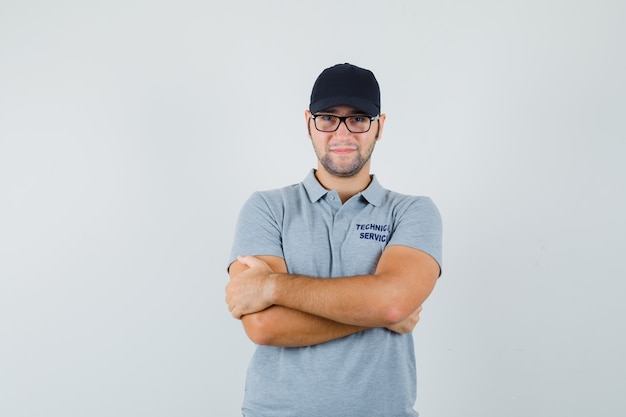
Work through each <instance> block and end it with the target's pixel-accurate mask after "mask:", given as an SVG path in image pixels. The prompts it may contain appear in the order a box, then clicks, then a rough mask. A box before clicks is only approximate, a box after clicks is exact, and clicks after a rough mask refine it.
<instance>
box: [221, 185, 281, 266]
mask: <svg viewBox="0 0 626 417" xmlns="http://www.w3.org/2000/svg"><path fill="white" fill-rule="evenodd" d="M281 218H282V215H281V213H280V212H279V210H276V209H275V208H274V209H272V208H271V207H270V205H269V204H268V201H267V200H266V199H265V198H264V196H263V194H262V193H261V192H256V193H254V194H252V195H251V196H250V198H248V200H247V201H246V202H245V203H244V205H243V207H242V209H241V211H240V213H239V217H238V219H237V225H236V228H235V238H234V241H233V246H232V249H231V253H230V258H229V262H228V265H230V264H231V263H232V262H233V261H234V260H235V259H237V256H239V255H243V256H247V255H251V256H261V255H272V256H279V257H281V258H283V257H284V256H283V247H282V232H281V224H282V220H281Z"/></svg>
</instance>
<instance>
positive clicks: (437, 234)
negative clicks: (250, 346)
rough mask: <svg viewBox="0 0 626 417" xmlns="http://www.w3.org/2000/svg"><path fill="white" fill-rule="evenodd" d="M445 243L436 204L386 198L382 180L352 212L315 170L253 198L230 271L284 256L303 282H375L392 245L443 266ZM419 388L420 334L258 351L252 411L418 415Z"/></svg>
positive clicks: (378, 332)
mask: <svg viewBox="0 0 626 417" xmlns="http://www.w3.org/2000/svg"><path fill="white" fill-rule="evenodd" d="M441 235H442V229H441V218H440V215H439V212H438V210H437V208H436V207H435V205H434V204H433V202H432V200H431V199H430V198H428V197H415V196H408V195H403V194H399V193H395V192H393V191H389V190H386V189H384V188H383V187H382V186H381V185H380V184H379V183H378V181H377V179H376V178H375V177H372V181H371V183H370V185H369V186H368V187H367V189H365V190H364V191H362V192H361V193H359V194H357V195H355V196H353V197H352V198H351V199H349V200H348V201H346V202H345V203H344V204H342V203H341V200H340V199H339V195H338V194H337V192H336V191H334V190H326V189H325V188H323V187H322V186H321V185H320V184H319V182H318V181H317V179H316V178H315V175H314V171H311V172H309V174H308V176H307V177H306V178H305V180H304V181H303V182H302V183H299V184H295V185H291V186H288V187H284V188H281V189H277V190H271V191H263V192H256V193H254V194H253V195H252V196H251V197H250V198H249V199H248V201H247V202H246V203H245V204H244V207H243V208H242V210H241V213H240V216H239V220H238V222H237V228H236V233H235V239H234V244H233V248H232V252H231V257H230V262H232V261H234V260H235V259H236V257H237V255H256V256H260V255H274V256H278V257H281V258H283V259H284V260H285V262H286V264H287V269H288V271H289V272H290V273H293V274H302V275H308V276H314V277H320V278H338V277H345V276H353V275H361V274H371V273H374V272H375V269H376V264H377V263H378V260H379V258H380V255H381V254H382V252H383V250H384V249H385V248H386V247H387V246H388V245H404V246H410V247H413V248H416V249H419V250H421V251H424V252H426V253H428V254H429V255H431V256H432V257H433V258H434V259H435V260H436V261H437V262H438V263H439V264H440V265H441ZM229 264H230V263H229ZM415 379H416V375H415V357H414V347H413V337H412V335H411V334H407V335H398V334H396V333H393V332H391V331H389V330H387V329H383V328H377V329H370V330H366V331H363V332H360V333H357V334H354V335H351V336H347V337H344V338H341V339H337V340H334V341H331V342H327V343H322V344H319V345H315V346H309V347H305V348H277V347H271V346H257V349H256V351H255V354H254V356H253V358H252V361H251V363H250V365H249V368H248V375H247V380H246V392H245V399H244V404H243V407H242V409H243V412H244V416H248V417H270V416H271V417H287V416H297V417H308V416H311V417H313V416H315V417H319V416H327V417H331V416H341V417H350V416H355V417H357V416H358V417H363V416H416V415H417V413H416V412H415V411H414V410H413V405H414V403H415V397H416V380H415Z"/></svg>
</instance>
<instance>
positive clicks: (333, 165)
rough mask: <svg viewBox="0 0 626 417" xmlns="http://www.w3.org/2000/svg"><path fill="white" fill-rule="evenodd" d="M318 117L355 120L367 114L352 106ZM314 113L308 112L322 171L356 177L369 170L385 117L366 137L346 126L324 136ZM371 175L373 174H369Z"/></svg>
mask: <svg viewBox="0 0 626 417" xmlns="http://www.w3.org/2000/svg"><path fill="white" fill-rule="evenodd" d="M316 114H329V115H334V116H352V115H359V114H361V115H362V114H363V113H362V112H360V111H358V110H357V109H355V108H353V107H350V106H336V107H332V108H330V109H327V110H325V111H322V112H318V113H316ZM310 116H311V113H310V112H309V111H308V110H307V111H306V112H305V117H306V119H307V124H308V129H309V136H310V138H311V142H312V143H313V148H314V150H315V153H316V155H317V159H318V161H319V163H318V165H319V169H324V170H326V171H327V172H328V173H329V174H332V175H335V176H338V177H352V176H354V175H356V174H358V173H359V172H361V171H362V170H363V168H364V167H369V161H370V157H371V156H372V152H373V151H374V146H375V145H376V141H377V140H378V139H380V137H381V134H382V129H383V125H384V121H385V115H384V114H383V115H381V116H380V119H379V120H376V121H373V122H372V125H371V127H370V130H369V131H368V132H365V133H352V132H350V131H349V130H348V128H347V127H346V125H345V123H343V122H342V123H340V124H339V128H338V129H337V130H336V131H334V132H320V131H318V130H317V129H316V128H315V125H314V123H313V120H311V118H310ZM368 175H369V170H368Z"/></svg>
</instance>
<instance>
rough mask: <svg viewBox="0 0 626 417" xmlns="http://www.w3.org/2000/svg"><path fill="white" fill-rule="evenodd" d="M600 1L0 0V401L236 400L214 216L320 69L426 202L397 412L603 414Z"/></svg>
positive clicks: (220, 237)
mask: <svg viewBox="0 0 626 417" xmlns="http://www.w3.org/2000/svg"><path fill="white" fill-rule="evenodd" d="M624 4H625V3H624V2H622V1H620V0H615V1H609V0H594V1H591V0H589V1H585V0H573V1H572V0H570V1H565V0H543V1H537V0H525V1H521V0H515V1H496V0H482V1H460V0H450V1H414V0H404V1H393V0H392V1H388V2H383V1H371V0H363V1H360V2H354V1H341V0H335V1H327V0H324V1H317V2H310V1H294V0H291V1H286V0H274V1H271V2H261V1H258V2H257V1H231V2H217V1H198V0H179V1H171V0H164V1H158V0H157V1H152V2H148V1H139V0H125V1H119V0H117V1H116V0H113V1H106V2H105V1H76V0H74V1H73V0H59V1H54V2H46V1H34V0H24V1H9V0H0V416H3V417H51V416H59V417H61V416H62V417H84V416H90V417H101V416H102V417H104V416H117V417H119V416H129V417H130V416H132V417H135V416H151V417H160V416H188V417H194V416H220V417H221V416H225V417H230V416H237V415H241V414H240V410H239V408H240V404H241V400H242V397H243V388H244V387H243V383H244V378H245V370H246V366H247V363H248V360H249V358H250V356H251V354H252V351H253V349H254V346H253V344H252V342H250V341H249V340H248V339H247V338H246V336H245V334H244V332H243V330H242V328H241V323H240V322H238V321H236V320H234V319H232V318H231V317H230V316H229V313H228V311H227V308H226V305H225V303H224V300H223V299H224V285H225V284H226V281H227V279H228V277H227V274H226V262H227V258H228V253H229V250H230V246H231V243H232V236H233V230H234V224H235V221H236V217H237V214H238V211H239V208H240V207H241V205H242V203H243V202H244V201H245V199H247V198H248V196H249V194H250V193H251V192H253V191H255V190H258V189H270V188H276V187H281V186H284V185H288V184H292V183H296V182H299V181H301V180H302V179H303V178H304V177H305V175H306V173H307V172H308V170H309V169H310V168H312V167H314V166H315V163H316V161H315V158H314V154H313V151H312V149H311V146H310V144H309V143H308V138H307V135H306V129H305V124H304V117H303V112H304V110H305V109H306V108H307V106H308V99H309V94H310V90H311V87H312V85H313V82H314V81H315V78H316V77H317V75H318V74H319V73H320V72H321V71H322V70H323V69H324V68H326V67H329V66H331V65H334V64H336V63H342V62H350V63H353V64H356V65H359V66H363V67H366V68H369V69H371V70H372V71H374V73H375V74H376V76H377V78H378V80H379V82H380V85H381V89H382V107H383V112H384V113H386V114H387V117H388V118H387V123H386V129H385V134H384V136H383V138H382V140H381V141H380V142H379V144H378V145H377V149H376V150H375V152H374V157H373V166H372V168H373V169H372V170H373V172H374V173H375V174H376V175H377V176H378V178H379V180H380V182H381V183H382V184H383V185H384V186H385V187H387V188H390V189H393V190H395V191H399V192H403V193H407V194H418V195H428V196H430V197H432V198H433V199H434V201H435V202H436V204H437V205H438V207H439V209H440V211H441V213H442V216H443V219H444V267H443V271H444V272H443V276H442V277H441V278H440V280H439V283H438V285H437V287H436V289H435V292H434V293H433V295H432V296H431V297H430V298H429V300H427V302H426V304H425V306H424V311H423V314H422V320H421V322H420V324H419V326H418V327H417V328H416V330H415V332H414V335H415V339H416V354H417V366H418V402H417V404H416V408H417V409H418V410H419V411H420V413H421V415H422V416H424V417H459V416H480V417H502V416H507V417H518V416H519V417H521V416H550V417H552V416H569V417H572V416H577V417H578V416H580V417H582V416H603V417H605V416H623V415H625V414H626V397H625V396H624V392H625V390H626V361H625V360H624V352H626V328H625V327H626V326H625V324H624V318H625V317H626V303H624V296H625V295H626V294H625V293H626V284H625V283H624V280H625V278H626V267H625V262H624V258H625V248H626V222H625V220H624V213H626V196H625V192H624V191H625V189H626V187H625V185H626V184H625V183H626V169H625V168H624V160H625V156H626V124H625V120H626V117H625V116H626V82H625V80H624V78H625V77H624V74H626V47H625V45H626V43H625V42H624V40H625V39H626V29H624V28H625V26H624V21H626V6H625V5H624ZM377 417H379V416H377Z"/></svg>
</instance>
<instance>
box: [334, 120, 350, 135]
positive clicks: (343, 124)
mask: <svg viewBox="0 0 626 417" xmlns="http://www.w3.org/2000/svg"><path fill="white" fill-rule="evenodd" d="M351 133H352V132H350V130H348V124H347V120H346V119H343V120H341V121H340V122H339V127H338V128H337V130H335V134H336V135H338V136H347V135H350V134H351Z"/></svg>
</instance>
